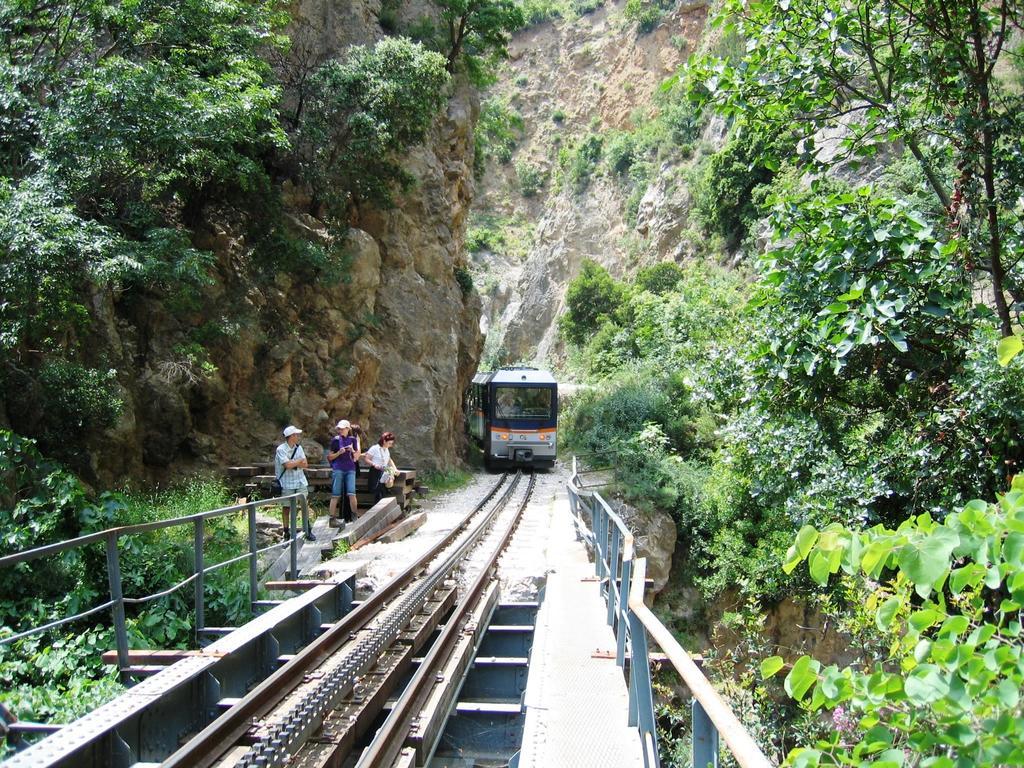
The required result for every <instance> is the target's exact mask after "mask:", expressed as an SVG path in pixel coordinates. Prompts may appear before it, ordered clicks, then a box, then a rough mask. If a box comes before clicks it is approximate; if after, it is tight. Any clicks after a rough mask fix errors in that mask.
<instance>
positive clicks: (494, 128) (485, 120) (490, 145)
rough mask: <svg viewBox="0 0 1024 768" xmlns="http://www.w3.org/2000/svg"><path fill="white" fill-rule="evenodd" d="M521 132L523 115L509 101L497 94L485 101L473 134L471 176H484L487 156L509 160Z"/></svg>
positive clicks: (501, 160)
mask: <svg viewBox="0 0 1024 768" xmlns="http://www.w3.org/2000/svg"><path fill="white" fill-rule="evenodd" d="M522 131H523V117H522V115H520V114H519V113H518V112H517V111H516V110H515V109H513V108H512V107H511V106H510V105H509V103H508V101H506V100H502V99H498V98H496V97H492V98H489V99H487V100H486V101H484V103H483V104H482V105H481V106H480V119H479V120H478V121H477V124H476V128H475V130H474V133H473V148H474V150H473V175H474V176H475V177H476V178H477V179H478V180H479V179H482V178H483V173H484V168H485V167H486V164H487V160H488V159H489V158H492V157H493V158H495V159H496V160H497V161H498V162H500V163H507V162H508V161H509V160H511V159H512V153H513V152H514V151H515V148H516V144H517V142H518V141H519V138H520V136H521V135H522Z"/></svg>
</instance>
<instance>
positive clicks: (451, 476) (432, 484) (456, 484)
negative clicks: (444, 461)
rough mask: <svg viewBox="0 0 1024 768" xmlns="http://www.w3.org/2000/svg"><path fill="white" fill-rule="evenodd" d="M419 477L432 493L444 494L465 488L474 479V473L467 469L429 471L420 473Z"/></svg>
mask: <svg viewBox="0 0 1024 768" xmlns="http://www.w3.org/2000/svg"><path fill="white" fill-rule="evenodd" d="M418 476H419V479H420V480H422V481H423V484H424V485H425V486H427V487H428V488H429V489H430V491H431V493H443V492H445V491H454V490H456V489H458V488H464V487H466V486H467V485H469V481H470V480H472V479H473V473H472V472H468V471H466V470H465V469H428V470H426V471H424V472H421V473H418Z"/></svg>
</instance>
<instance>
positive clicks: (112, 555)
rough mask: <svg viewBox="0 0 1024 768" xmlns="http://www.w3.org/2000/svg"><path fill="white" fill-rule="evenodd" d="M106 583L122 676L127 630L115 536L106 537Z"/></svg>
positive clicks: (126, 657)
mask: <svg viewBox="0 0 1024 768" xmlns="http://www.w3.org/2000/svg"><path fill="white" fill-rule="evenodd" d="M107 581H108V582H109V583H110V599H111V600H113V601H114V604H113V605H112V606H111V607H110V611H111V613H112V614H113V616H114V637H115V638H116V640H117V668H118V669H119V670H120V671H121V674H122V676H123V675H124V671H125V670H126V669H127V668H128V629H127V627H126V626H125V621H124V594H123V593H122V592H121V562H120V560H119V558H118V556H117V534H114V535H111V536H107Z"/></svg>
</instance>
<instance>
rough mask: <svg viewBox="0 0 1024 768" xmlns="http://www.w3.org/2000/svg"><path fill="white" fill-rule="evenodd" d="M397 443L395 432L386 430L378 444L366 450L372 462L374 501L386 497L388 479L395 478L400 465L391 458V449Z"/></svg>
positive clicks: (371, 486)
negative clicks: (397, 465)
mask: <svg viewBox="0 0 1024 768" xmlns="http://www.w3.org/2000/svg"><path fill="white" fill-rule="evenodd" d="M394 445H395V433H394V432H385V433H384V434H383V435H381V436H380V440H378V441H377V444H376V445H374V446H371V447H370V450H368V451H367V452H366V460H367V461H368V462H369V463H370V490H371V491H373V503H374V504H376V503H377V502H378V501H380V500H381V499H382V498H384V491H386V490H387V489H388V487H389V485H390V483H389V482H388V479H390V480H394V479H395V476H396V475H397V474H398V467H396V466H395V462H394V461H393V460H392V459H391V449H392V448H393V447H394Z"/></svg>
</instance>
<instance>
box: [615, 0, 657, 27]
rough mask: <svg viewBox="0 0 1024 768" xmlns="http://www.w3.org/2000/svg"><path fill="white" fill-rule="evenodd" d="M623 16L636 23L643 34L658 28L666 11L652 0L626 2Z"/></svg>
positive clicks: (627, 0)
mask: <svg viewBox="0 0 1024 768" xmlns="http://www.w3.org/2000/svg"><path fill="white" fill-rule="evenodd" d="M623 14H624V15H625V17H626V19H627V20H628V21H632V22H634V23H636V25H637V27H638V28H639V30H640V32H641V33H647V32H650V31H651V30H653V29H654V28H655V27H656V26H658V22H659V21H661V17H662V15H663V14H664V11H663V9H662V8H661V6H660V5H659V4H658V3H657V2H651V0H626V7H625V9H624V11H623Z"/></svg>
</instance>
